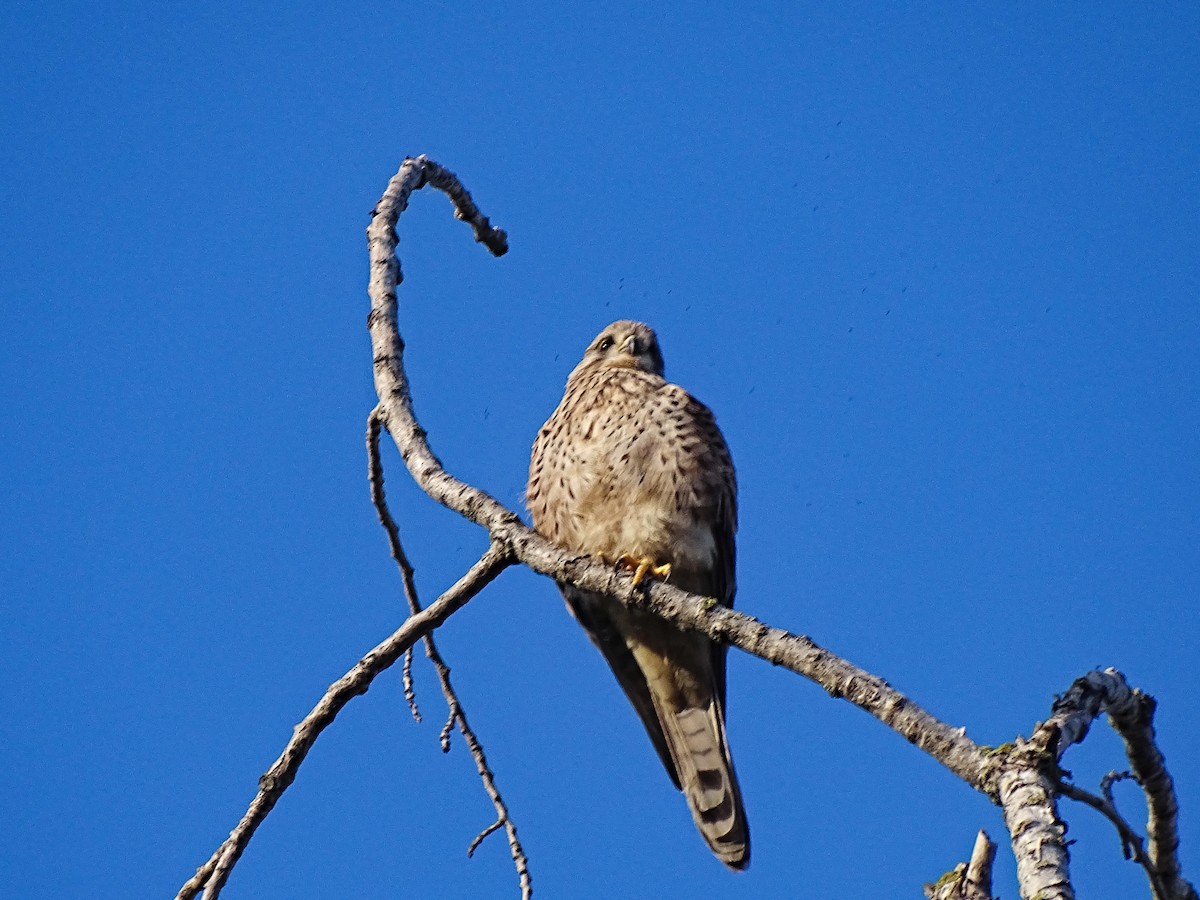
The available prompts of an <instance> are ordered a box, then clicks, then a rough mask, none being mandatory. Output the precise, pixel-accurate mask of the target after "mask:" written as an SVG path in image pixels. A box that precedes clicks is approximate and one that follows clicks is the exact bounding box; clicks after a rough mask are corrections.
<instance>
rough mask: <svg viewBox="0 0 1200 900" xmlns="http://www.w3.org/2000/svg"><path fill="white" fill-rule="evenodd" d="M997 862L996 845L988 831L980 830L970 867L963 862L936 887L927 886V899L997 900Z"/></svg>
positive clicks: (972, 852) (944, 876) (932, 885)
mask: <svg viewBox="0 0 1200 900" xmlns="http://www.w3.org/2000/svg"><path fill="white" fill-rule="evenodd" d="M995 859H996V845H995V844H994V843H992V840H991V838H989V837H988V836H987V832H986V831H983V830H980V832H979V833H978V834H977V835H975V846H974V847H973V848H972V849H971V862H970V864H967V863H959V864H958V865H957V866H955V867H954V869H953V870H952V871H950V872H947V873H946V874H945V875H943V876H942V877H941V878H939V879H938V880H937V882H936V883H935V884H927V885H925V896H926V897H928V898H929V900H994V898H993V897H992V863H993V862H994V861H995Z"/></svg>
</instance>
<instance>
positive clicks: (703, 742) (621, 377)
mask: <svg viewBox="0 0 1200 900" xmlns="http://www.w3.org/2000/svg"><path fill="white" fill-rule="evenodd" d="M662 373H663V362H662V354H661V352H660V351H659V348H658V341H657V338H656V337H655V334H654V332H653V330H651V329H650V327H649V326H647V325H643V324H641V323H639V322H629V321H620V322H614V323H613V324H612V325H610V326H608V328H606V329H604V331H602V332H601V333H600V334H599V335H598V336H597V337H596V339H595V340H594V341H592V343H591V345H589V347H588V349H587V352H586V353H585V355H584V357H583V360H582V362H580V363H579V365H578V366H576V367H575V370H574V371H573V372H572V373H571V375H570V377H569V378H568V379H567V387H566V392H565V394H564V395H563V399H562V402H561V403H559V405H558V408H557V409H556V410H555V411H554V414H553V415H552V416H551V417H550V418H549V420H548V421H547V422H546V424H545V425H544V426H543V427H542V430H541V432H540V433H539V434H538V437H537V440H536V442H535V443H534V445H533V456H532V459H531V460H530V465H529V486H528V489H527V492H526V497H527V501H528V504H529V509H530V511H531V512H532V514H533V523H534V527H535V528H537V530H538V531H539V532H541V533H542V534H543V535H545V536H546V537H548V538H550V539H551V540H553V541H555V542H556V543H558V544H561V545H562V546H564V547H566V548H567V549H569V550H572V551H575V552H579V553H587V554H591V555H594V556H602V557H604V558H606V559H608V560H618V559H621V558H622V557H633V558H637V559H644V560H649V561H653V562H654V563H669V564H670V566H671V574H670V576H669V580H670V582H671V583H672V584H675V585H677V586H678V587H680V588H682V589H684V590H687V591H691V592H693V593H696V594H701V595H704V596H707V597H713V598H715V599H716V600H717V601H718V602H720V603H723V604H726V605H730V606H731V605H732V604H733V597H734V592H735V579H734V558H735V548H734V532H735V531H736V530H737V486H736V479H735V476H734V470H733V462H732V460H731V459H730V456H729V450H728V448H727V447H726V446H725V440H724V438H723V437H722V436H721V432H720V430H719V429H718V428H717V424H716V422H715V420H714V419H713V415H712V413H711V412H710V411H709V410H708V408H707V407H705V406H704V405H703V404H702V403H700V402H699V401H697V400H696V399H694V398H693V397H692V396H691V395H689V394H688V393H687V392H686V391H685V390H684V389H683V388H681V387H679V386H678V385H674V384H670V383H669V382H667V381H666V379H664V378H663V374H662ZM559 587H560V589H561V590H562V592H563V597H564V598H565V599H566V601H567V605H568V607H569V608H570V610H571V612H572V613H573V614H574V615H575V618H576V619H578V620H579V622H580V624H581V625H583V627H584V628H585V629H586V630H587V632H588V635H589V636H590V637H591V639H592V641H593V642H594V643H595V644H596V646H597V647H599V648H600V651H601V652H602V653H603V654H604V656H605V658H606V659H607V660H608V663H609V665H610V666H611V667H612V670H613V672H614V673H615V674H616V676H617V680H618V681H619V682H620V684H621V687H622V688H624V690H625V693H626V695H627V696H628V697H629V700H630V702H632V704H633V706H634V709H636V710H637V713H638V715H639V716H640V717H641V719H642V723H643V724H644V725H645V727H646V731H647V732H648V733H649V735H650V740H651V741H652V742H653V744H654V747H655V749H656V750H657V751H658V754H659V756H660V757H661V758H662V761H663V765H664V766H665V767H666V769H667V773H668V774H669V775H670V776H671V778H672V780H673V781H674V782H675V784H676V785H677V786H679V787H680V788H681V789H682V790H683V792H684V794H685V795H686V797H687V801H688V806H689V807H690V809H691V811H692V817H693V819H694V820H695V822H696V826H697V827H698V828H699V830H700V833H701V835H702V836H703V837H704V839H705V841H706V842H707V843H708V845H709V846H710V847H711V848H712V851H713V852H714V853H715V854H716V855H717V857H718V858H719V859H721V861H722V862H724V863H725V864H726V865H728V866H731V867H733V868H736V869H741V868H745V866H746V865H747V864H748V863H749V857H750V839H749V831H748V828H747V825H746V816H745V812H744V810H743V808H742V799H741V792H740V790H739V788H738V783H737V777H736V775H735V773H734V770H733V762H732V760H731V758H730V755H729V745H728V742H727V740H726V736H725V715H724V706H725V647H724V646H723V645H721V646H718V645H715V644H713V642H711V641H709V640H708V638H706V637H704V636H703V635H700V634H697V633H694V632H682V631H679V630H678V629H676V628H674V627H672V626H671V625H669V624H667V623H665V622H663V621H662V620H660V619H658V618H656V617H654V616H652V615H649V614H647V613H639V612H635V611H630V610H628V609H626V608H625V607H624V606H622V605H621V604H620V603H619V602H617V601H615V600H611V599H609V598H607V597H603V596H601V595H598V594H591V593H587V592H584V591H579V590H576V589H575V588H573V587H571V586H569V585H560V586H559Z"/></svg>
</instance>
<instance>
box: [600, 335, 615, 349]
mask: <svg viewBox="0 0 1200 900" xmlns="http://www.w3.org/2000/svg"><path fill="white" fill-rule="evenodd" d="M612 345H613V339H612V338H610V337H608V336H607V335H606V336H605V337H603V338H601V339H600V344H599V349H601V350H607V349H609V348H610V347H611V346H612Z"/></svg>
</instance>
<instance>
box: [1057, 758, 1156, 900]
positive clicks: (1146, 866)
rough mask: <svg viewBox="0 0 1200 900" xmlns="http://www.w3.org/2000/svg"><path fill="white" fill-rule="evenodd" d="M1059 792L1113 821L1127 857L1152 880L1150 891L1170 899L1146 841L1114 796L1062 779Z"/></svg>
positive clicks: (1154, 894)
mask: <svg viewBox="0 0 1200 900" xmlns="http://www.w3.org/2000/svg"><path fill="white" fill-rule="evenodd" d="M1058 792H1059V793H1060V794H1062V795H1063V796H1064V797H1070V798H1071V799H1072V800H1076V801H1078V802H1080V803H1085V804H1087V805H1088V806H1090V807H1092V809H1095V810H1097V811H1098V812H1100V814H1101V815H1103V816H1104V817H1105V818H1106V819H1108V821H1110V822H1112V824H1113V826H1114V827H1115V828H1116V829H1117V834H1118V835H1120V838H1121V852H1122V853H1124V855H1125V858H1126V859H1132V860H1133V861H1134V862H1136V863H1137V864H1138V865H1139V866H1141V867H1142V869H1143V870H1145V872H1146V878H1147V880H1148V881H1149V882H1150V892H1151V896H1153V897H1154V900H1170V895H1169V894H1168V893H1167V888H1166V885H1165V884H1164V883H1163V880H1162V878H1161V876H1160V875H1159V874H1158V872H1157V871H1156V870H1155V868H1154V864H1153V862H1151V860H1150V857H1149V856H1147V855H1146V846H1145V842H1144V841H1143V840H1142V836H1141V835H1140V834H1138V833H1137V832H1136V831H1134V830H1133V827H1132V826H1131V825H1130V824H1129V823H1128V822H1127V821H1125V818H1124V817H1123V816H1122V815H1121V814H1120V812H1119V811H1118V810H1117V806H1116V804H1115V803H1113V800H1112V796H1111V794H1110V793H1109V792H1107V791H1105V792H1104V796H1103V797H1097V796H1096V795H1095V794H1093V793H1091V792H1090V791H1085V790H1084V789H1083V788H1080V787H1076V786H1075V785H1073V784H1070V783H1069V782H1065V781H1061V782H1059V784H1058Z"/></svg>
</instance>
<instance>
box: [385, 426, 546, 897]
mask: <svg viewBox="0 0 1200 900" xmlns="http://www.w3.org/2000/svg"><path fill="white" fill-rule="evenodd" d="M380 428H381V423H380V420H379V417H378V416H377V415H376V412H375V411H374V410H373V411H372V412H371V414H370V415H369V416H368V417H367V470H368V473H369V480H370V483H371V501H372V502H373V503H374V504H375V511H376V513H377V514H378V515H379V522H380V524H381V525H383V529H384V531H385V532H387V537H388V546H389V547H390V548H391V551H392V559H394V560H395V561H396V565H397V566H398V567H399V569H400V579H401V581H402V582H403V584H404V596H405V598H406V599H407V600H408V608H409V611H410V612H411V613H412V615H414V616H415V615H417V614H418V613H420V612H421V601H420V599H419V598H418V596H417V584H416V580H415V579H414V577H413V574H414V573H413V567H412V564H411V563H409V561H408V556H407V555H406V554H405V552H404V547H403V545H402V544H401V542H400V528H399V526H397V525H396V520H395V519H394V518H392V514H391V511H390V510H389V509H388V505H387V496H386V494H385V493H384V489H383V464H382V462H381V461H380V458H379V430H380ZM422 640H424V642H425V655H426V656H427V657H428V658H429V661H430V662H431V663H433V667H434V669H435V671H436V672H437V677H438V683H439V684H440V685H441V688H442V695H443V696H444V697H445V698H446V705H447V706H448V707H449V710H450V718H449V719H448V720H447V721H446V726H445V727H444V728H443V729H442V733H441V735H440V736H439V739H440V742H441V746H442V751H443V752H449V750H450V735H449V731H450V728H451V726H452V725H457V726H458V730H459V732H460V733H461V734H462V736H463V740H464V741H466V744H467V749H468V750H470V752H471V758H472V759H474V760H475V768H476V771H478V772H479V777H480V779H481V780H482V782H483V788H484V790H485V791H486V792H487V795H488V797H489V798H490V799H491V801H492V806H493V807H494V808H495V810H496V820H495V822H493V823H492V824H491V825H489V826H488V827H487V828H485V829H484V830H483V831H482V832H480V833H479V835H478V836H477V837H476V838H475V839H474V840H473V841H472V842H471V844H470V846H469V847H468V849H467V856H472V855H473V854H474V853H475V850H476V849H478V847H479V845H480V843H482V842H483V839H484V838H486V837H487V836H488V835H489V834H491V833H492V832H493V831H496V830H498V829H499V828H501V827H503V828H504V831H505V834H506V835H507V836H508V849H509V852H510V853H511V854H512V859H513V865H514V866H516V869H517V877H518V878H519V879H520V883H521V896H522V897H523V898H525V900H528V898H530V897H531V896H533V884H532V879H531V877H530V874H529V859H528V857H526V856H525V850H524V849H523V848H522V847H521V842H520V840H519V839H518V838H517V826H516V824H515V823H514V822H513V820H512V817H511V816H510V815H509V812H508V806H507V805H506V804H505V802H504V798H503V796H501V794H500V788H499V787H497V786H496V780H495V776H494V775H493V774H492V770H491V769H490V768H489V767H488V761H487V755H486V754H485V753H484V750H483V744H482V743H481V742H480V741H479V738H478V737H477V736H476V734H475V732H474V731H473V730H472V729H471V726H470V724H469V723H468V722H467V713H466V710H464V709H463V706H462V702H461V701H460V700H459V699H458V694H457V693H456V692H455V690H454V686H453V685H452V684H451V682H450V667H449V666H447V665H446V663H445V661H444V660H443V659H442V655H441V653H440V652H439V651H438V648H437V644H436V643H435V642H434V639H433V634H432V633H430V634H426V635H425V636H424V638H423V639H422ZM411 650H412V648H411V647H410V648H409V650H407V651H406V656H405V661H406V662H407V661H408V660H409V659H411V658H412V657H411ZM410 691H411V681H410V682H409V683H407V684H406V686H405V693H406V696H408V695H409V692H410ZM409 706H410V708H411V709H412V710H413V712H414V715H415V714H416V703H415V701H414V700H413V699H412V698H411V697H410V699H409ZM418 721H419V717H418Z"/></svg>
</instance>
